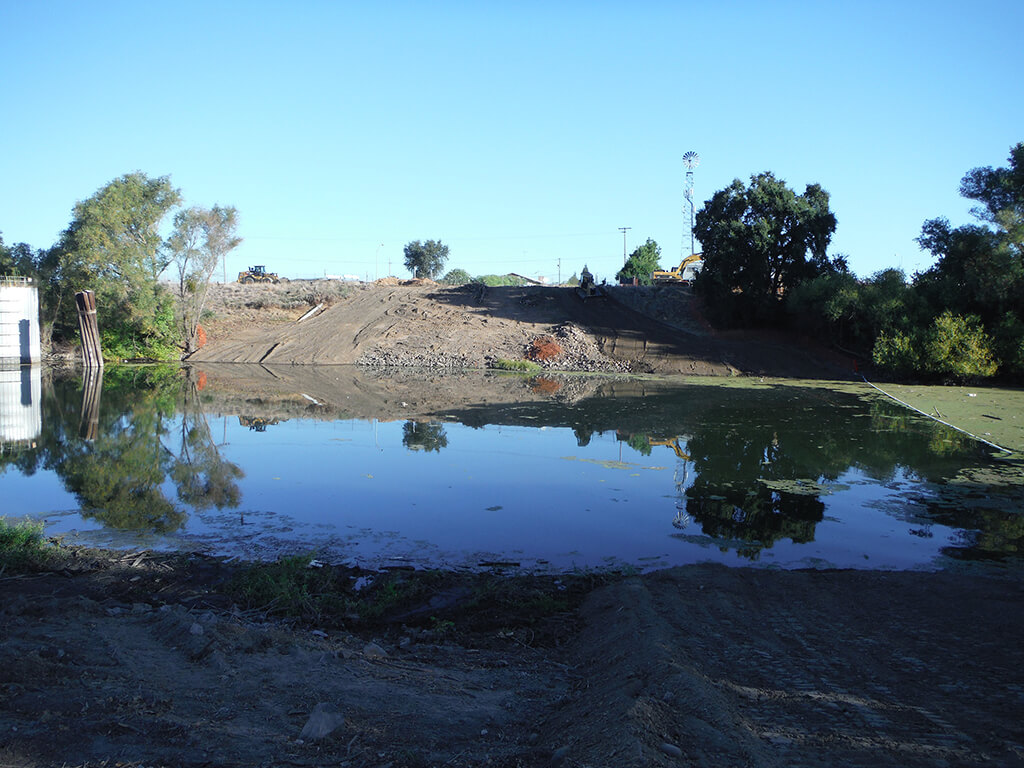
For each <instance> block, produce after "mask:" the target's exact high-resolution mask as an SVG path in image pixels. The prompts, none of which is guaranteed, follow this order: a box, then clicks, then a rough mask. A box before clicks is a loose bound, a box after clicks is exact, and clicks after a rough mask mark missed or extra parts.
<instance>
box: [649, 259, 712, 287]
mask: <svg viewBox="0 0 1024 768" xmlns="http://www.w3.org/2000/svg"><path fill="white" fill-rule="evenodd" d="M703 260H704V254H703V253H692V254H690V255H689V256H687V257H686V258H684V259H683V260H682V261H681V262H679V266H678V267H675V268H674V269H656V270H654V272H652V273H651V279H652V280H653V281H654V282H656V283H688V282H690V280H692V279H693V278H692V277H686V268H687V267H689V266H690V265H691V264H697V262H699V261H703ZM690 271H691V272H694V273H695V271H694V270H693V269H691V270H690Z"/></svg>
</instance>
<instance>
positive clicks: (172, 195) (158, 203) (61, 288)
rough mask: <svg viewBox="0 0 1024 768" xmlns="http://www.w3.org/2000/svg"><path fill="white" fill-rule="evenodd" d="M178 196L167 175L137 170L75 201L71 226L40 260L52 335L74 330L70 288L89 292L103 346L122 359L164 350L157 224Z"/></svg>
mask: <svg viewBox="0 0 1024 768" xmlns="http://www.w3.org/2000/svg"><path fill="white" fill-rule="evenodd" d="M180 201H181V194H180V192H179V191H178V190H177V189H175V188H174V187H173V186H171V182H170V178H169V177H167V176H161V177H159V178H156V179H152V178H150V177H148V176H147V175H146V174H144V173H142V172H139V171H137V172H135V173H129V174H125V175H124V176H120V177H118V178H116V179H114V180H113V181H111V182H109V183H108V184H106V185H104V186H103V187H101V188H100V189H99V190H97V191H96V193H95V194H93V195H92V197H90V198H88V199H87V200H83V201H80V202H78V203H76V204H75V207H74V210H73V214H72V220H71V224H70V225H69V226H68V228H67V229H65V230H64V232H63V233H61V236H60V240H59V241H58V242H57V244H56V245H55V246H54V247H53V248H51V249H50V250H49V251H48V252H47V253H46V254H45V255H44V256H43V258H42V259H41V265H42V268H43V272H44V274H45V276H46V279H47V285H46V290H45V292H44V293H45V296H44V298H45V300H46V303H47V307H48V309H49V311H50V313H51V320H52V323H53V329H54V333H55V335H57V336H58V337H64V338H70V337H72V336H73V335H74V332H75V328H76V327H77V321H76V318H75V313H74V302H73V300H72V294H73V293H75V292H76V291H81V290H91V291H94V292H95V293H96V299H97V312H98V315H99V317H98V320H99V326H100V333H101V335H102V339H103V345H104V350H105V352H109V353H110V354H112V355H116V356H123V357H137V356H156V357H166V356H167V355H168V354H169V352H170V350H171V349H173V341H174V329H173V310H172V307H171V302H170V297H169V296H168V295H167V293H166V291H163V290H162V289H161V287H160V284H159V281H158V278H159V275H160V273H161V272H163V270H164V268H165V267H166V266H167V257H166V255H165V253H164V251H163V248H162V244H163V240H162V238H161V235H160V231H159V230H160V225H161V223H162V222H163V220H164V218H165V216H166V215H167V213H168V212H169V211H170V210H171V209H172V208H173V207H174V206H176V205H178V203H179V202H180Z"/></svg>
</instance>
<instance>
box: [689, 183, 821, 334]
mask: <svg viewBox="0 0 1024 768" xmlns="http://www.w3.org/2000/svg"><path fill="white" fill-rule="evenodd" d="M835 229H836V217H835V215H833V213H832V211H830V210H829V196H828V192H826V191H825V190H824V189H823V188H822V187H821V186H820V185H818V184H808V185H807V187H806V189H805V191H804V193H803V194H802V195H798V194H796V192H794V191H793V190H792V189H790V188H789V187H788V186H786V183H785V182H784V181H783V180H781V179H777V178H776V177H775V176H774V175H773V174H772V173H770V172H766V173H761V174H757V175H755V176H752V177H751V179H750V184H749V186H748V185H744V184H743V182H742V181H740V180H739V179H736V180H735V181H733V183H732V184H730V185H729V186H728V187H726V188H725V189H722V190H719V191H718V192H716V193H715V194H714V196H713V197H712V198H711V199H710V200H709V201H707V203H705V205H704V207H703V208H702V209H701V210H700V211H699V212H698V213H697V216H696V223H695V226H694V234H695V235H696V237H697V238H698V239H699V240H700V242H701V245H702V246H703V252H704V268H703V269H702V270H701V273H700V275H699V276H698V277H697V281H696V287H697V290H698V292H700V293H701V294H702V295H703V296H704V297H705V300H706V301H707V305H708V308H709V312H710V313H711V314H712V315H713V316H714V317H715V318H716V320H718V321H719V322H727V323H729V324H732V325H742V324H750V323H758V322H765V321H775V320H777V319H779V316H780V308H781V306H782V301H783V299H784V296H785V294H786V293H787V292H788V291H790V290H792V289H793V288H795V287H796V286H797V285H800V284H801V283H803V282H804V281H806V280H809V279H812V278H814V277H816V276H817V275H820V274H824V273H827V272H829V271H833V270H835V269H837V268H838V265H837V264H836V263H833V262H832V261H830V260H829V258H828V256H827V255H826V250H827V248H828V245H829V242H830V240H831V238H832V234H833V233H834V232H835Z"/></svg>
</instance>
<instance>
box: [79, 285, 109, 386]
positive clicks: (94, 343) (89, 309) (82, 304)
mask: <svg viewBox="0 0 1024 768" xmlns="http://www.w3.org/2000/svg"><path fill="white" fill-rule="evenodd" d="M75 304H76V305H77V306H78V328H79V331H80V332H81V334H82V362H83V363H84V364H85V367H86V368H102V367H103V352H102V350H101V348H100V329H99V325H97V323H96V295H95V294H94V293H93V292H92V291H79V292H78V293H76V294H75Z"/></svg>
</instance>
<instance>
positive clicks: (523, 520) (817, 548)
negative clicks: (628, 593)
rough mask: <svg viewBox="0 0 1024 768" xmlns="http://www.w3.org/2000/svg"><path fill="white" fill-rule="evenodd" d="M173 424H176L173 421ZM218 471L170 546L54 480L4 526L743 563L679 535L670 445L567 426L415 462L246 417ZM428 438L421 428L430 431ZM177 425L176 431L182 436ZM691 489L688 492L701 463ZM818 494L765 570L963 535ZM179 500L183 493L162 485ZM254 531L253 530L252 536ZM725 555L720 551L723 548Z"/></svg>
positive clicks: (859, 481)
mask: <svg viewBox="0 0 1024 768" xmlns="http://www.w3.org/2000/svg"><path fill="white" fill-rule="evenodd" d="M172 423H177V424H180V422H177V421H176V420H172ZM210 426H211V429H212V432H213V434H214V436H215V437H216V439H217V441H218V442H219V443H223V444H222V445H221V446H220V453H221V456H222V458H224V459H226V460H227V461H230V462H234V463H236V464H238V465H239V466H241V467H242V469H243V470H244V472H245V477H244V478H242V479H240V480H239V481H238V482H239V486H240V489H241V503H240V505H239V507H238V508H237V509H233V510H229V509H226V510H221V511H216V510H213V511H204V512H193V513H191V514H190V515H189V518H188V523H187V526H186V529H185V531H184V532H183V533H182V534H178V535H176V536H175V537H172V538H169V539H165V540H163V541H155V540H153V539H150V538H147V537H145V536H129V537H126V538H125V539H122V540H120V542H118V539H116V538H112V537H110V536H109V534H107V533H102V534H100V533H89V532H90V531H93V532H96V531H97V530H98V529H99V528H100V526H99V525H98V524H97V523H95V522H93V521H90V520H83V519H82V518H80V517H79V516H78V515H77V514H53V513H54V512H59V511H61V510H77V508H78V502H77V501H76V499H75V497H74V496H73V495H72V494H70V493H68V492H66V491H64V490H63V487H62V485H61V482H60V480H59V479H58V478H56V477H55V475H53V473H51V472H48V471H43V470H41V471H39V472H37V474H36V475H35V476H33V477H23V476H21V475H20V474H18V473H17V472H16V471H12V470H8V472H7V473H6V474H5V475H0V490H2V495H3V498H4V512H5V513H6V514H13V513H16V514H32V515H46V516H47V519H48V520H49V522H50V524H51V525H50V529H49V532H51V533H62V532H67V531H72V530H75V531H78V532H80V534H81V535H82V540H84V541H97V542H98V543H102V544H110V543H121V544H123V545H125V546H153V545H163V546H200V547H202V548H204V549H209V550H212V551H214V552H217V553H226V554H237V555H240V556H243V557H251V556H262V557H273V556H275V555H276V554H279V553H281V552H294V551H314V550H315V551H318V552H321V553H322V554H323V555H324V556H325V557H326V558H327V559H333V560H354V561H357V562H360V563H362V564H366V565H379V564H381V563H384V562H388V561H389V559H391V558H394V559H400V558H401V559H407V560H408V561H409V562H412V563H414V564H417V565H473V564H476V563H478V562H480V561H482V560H502V561H514V562H520V563H522V564H523V565H524V566H533V565H536V564H540V565H542V566H545V565H548V564H550V566H552V567H556V568H565V567H572V566H579V567H595V566H602V565H608V564H614V563H630V564H633V565H637V566H639V567H642V568H645V567H653V566H661V565H674V564H684V563H691V562H699V561H709V560H710V561H717V562H723V563H727V564H734V565H747V564H750V563H751V561H750V560H748V559H745V558H743V557H741V556H739V555H738V554H737V552H736V549H737V548H742V547H743V546H744V544H743V543H742V542H729V541H719V540H715V539H711V538H710V537H708V536H705V535H703V534H702V532H701V526H700V524H699V523H697V522H691V523H690V524H689V526H687V527H686V528H684V529H681V530H680V529H678V528H676V527H674V526H673V524H672V523H673V519H674V518H675V517H676V512H677V509H676V502H677V499H678V495H679V493H680V490H679V488H677V480H678V481H682V480H683V474H684V473H683V471H682V470H683V468H684V467H683V465H682V464H680V463H678V461H679V460H677V457H676V455H675V454H674V453H673V452H672V451H671V450H670V449H669V448H667V447H664V446H654V447H653V448H652V452H651V453H650V455H646V456H645V455H643V454H641V453H640V452H638V451H636V450H634V449H633V448H630V447H629V446H628V445H626V444H625V443H624V442H622V441H620V440H618V439H616V435H615V433H614V432H605V433H603V434H600V433H598V434H594V435H593V437H592V439H591V441H590V443H589V444H588V445H586V446H582V447H581V446H578V445H577V439H576V436H575V434H574V433H573V431H572V430H570V429H567V428H556V427H548V428H529V427H521V426H488V427H484V428H480V429H472V428H469V427H465V426H463V425H461V424H455V423H446V424H443V425H442V426H443V430H444V433H445V435H446V438H447V445H446V447H443V448H441V450H440V451H439V452H432V451H426V450H418V451H413V450H409V449H408V448H406V447H405V446H404V445H403V443H402V438H403V422H400V421H398V422H387V423H374V422H369V421H359V420H349V421H336V422H327V421H315V420H296V419H293V420H290V421H286V422H282V423H280V424H272V425H269V426H268V427H267V428H266V431H264V432H257V431H253V430H250V429H249V428H247V427H245V426H241V425H239V423H238V419H237V418H236V417H227V418H224V419H223V423H222V417H217V418H211V419H210ZM422 426H423V425H420V427H422ZM174 429H175V426H172V427H171V431H172V432H173V431H174ZM686 469H687V472H686V478H685V483H681V485H680V487H689V486H691V485H692V483H693V481H694V474H695V473H694V470H693V467H692V464H690V465H688V466H687V467H686ZM831 488H832V490H833V492H832V493H829V494H826V495H823V496H822V497H821V499H822V502H823V503H824V505H825V512H824V519H823V520H822V521H821V522H818V523H817V525H816V526H815V527H814V541H811V542H809V543H804V544H797V543H793V542H792V541H791V540H790V539H788V538H783V539H780V540H778V541H776V542H775V543H774V544H773V545H772V546H770V547H766V548H764V549H762V551H761V553H760V556H759V558H758V559H757V560H756V562H757V563H758V564H760V565H766V566H781V567H801V566H838V567H854V568H913V567H927V566H929V565H931V564H932V563H933V562H934V561H935V559H936V557H937V556H938V554H939V550H940V548H942V547H945V546H949V545H950V543H951V542H953V541H954V540H956V539H957V532H956V531H955V530H954V529H952V528H948V527H944V526H941V525H937V524H935V525H931V526H930V527H927V526H925V527H926V528H927V530H926V531H925V532H924V535H922V527H923V526H922V525H921V524H920V523H915V522H906V521H905V519H904V518H905V517H906V515H905V514H903V513H901V510H903V511H904V512H905V509H906V495H907V493H909V492H910V491H911V490H913V489H915V488H919V485H918V484H917V483H915V482H914V481H913V480H911V479H909V478H908V477H907V476H905V475H904V473H902V472H897V475H896V477H895V478H892V479H890V480H889V482H888V483H886V484H884V485H883V484H881V483H879V482H878V481H877V480H874V479H871V478H869V477H868V476H867V475H866V474H864V473H863V472H861V471H860V470H857V469H851V470H848V471H847V472H846V473H845V474H844V475H843V476H842V477H840V478H839V479H838V480H837V482H836V483H835V484H833V485H832V486H831ZM164 490H165V493H166V495H167V497H168V498H169V499H175V498H176V497H175V488H174V485H173V484H172V483H170V482H169V481H168V482H167V483H166V484H165V486H164ZM243 521H244V524H243ZM723 548H724V550H725V551H723Z"/></svg>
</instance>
